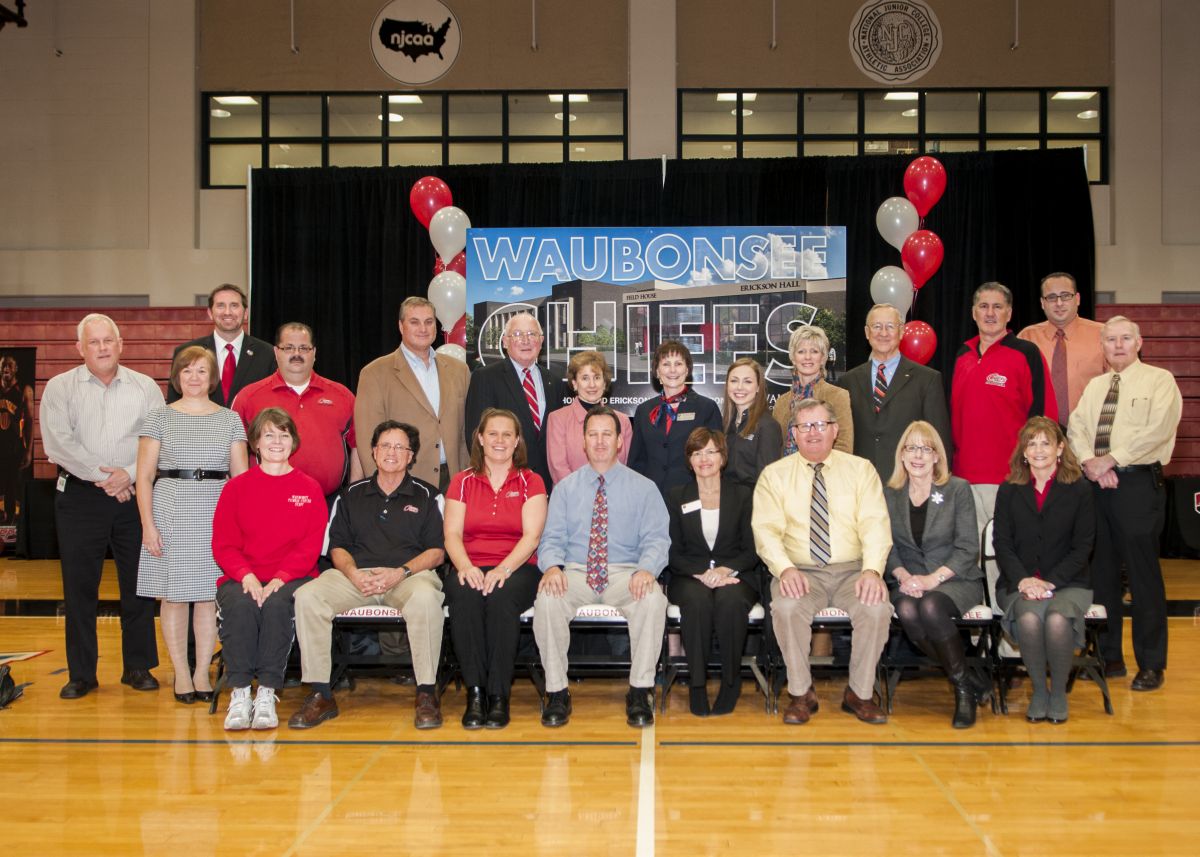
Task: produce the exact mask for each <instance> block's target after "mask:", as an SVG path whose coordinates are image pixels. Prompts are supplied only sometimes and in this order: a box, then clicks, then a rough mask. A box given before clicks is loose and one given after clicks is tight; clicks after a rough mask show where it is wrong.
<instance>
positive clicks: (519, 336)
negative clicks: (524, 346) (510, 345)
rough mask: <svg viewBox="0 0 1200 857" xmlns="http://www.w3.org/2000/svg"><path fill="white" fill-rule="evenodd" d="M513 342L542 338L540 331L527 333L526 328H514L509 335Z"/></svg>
mask: <svg viewBox="0 0 1200 857" xmlns="http://www.w3.org/2000/svg"><path fill="white" fill-rule="evenodd" d="M508 338H509V339H511V340H512V341H513V342H537V341H538V340H539V339H541V338H542V335H541V334H540V333H526V332H525V331H524V330H514V331H513V332H512V333H510V334H509V335H508Z"/></svg>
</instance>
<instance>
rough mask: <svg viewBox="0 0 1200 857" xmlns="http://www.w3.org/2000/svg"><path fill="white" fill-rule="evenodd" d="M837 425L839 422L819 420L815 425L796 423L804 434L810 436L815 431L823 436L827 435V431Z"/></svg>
mask: <svg viewBox="0 0 1200 857" xmlns="http://www.w3.org/2000/svg"><path fill="white" fill-rule="evenodd" d="M832 425H837V420H818V421H817V422H815V423H795V426H796V428H798V429H800V432H801V433H802V434H808V433H809V432H810V431H813V430H814V429H815V430H816V431H819V432H820V433H821V434H825V429H826V428H828V427H829V426H832Z"/></svg>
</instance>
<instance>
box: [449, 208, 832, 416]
mask: <svg viewBox="0 0 1200 857" xmlns="http://www.w3.org/2000/svg"><path fill="white" fill-rule="evenodd" d="M518 312H532V313H535V314H536V315H537V317H538V320H539V321H541V323H542V327H543V329H544V330H545V332H546V339H545V343H544V345H543V348H542V354H541V361H542V363H543V365H544V366H546V367H547V368H548V369H549V371H550V372H551V373H552V374H553V375H554V376H555V377H563V376H565V374H566V366H567V362H568V361H569V360H570V358H571V355H572V354H575V353H576V352H579V351H585V350H588V349H595V350H597V351H599V352H600V353H601V354H603V355H604V357H605V359H606V360H608V363H609V365H610V366H611V367H612V368H613V376H614V377H613V385H612V389H611V390H610V393H609V403H610V404H611V405H612V406H613V407H615V408H618V409H619V410H623V411H626V412H627V413H633V410H634V409H635V408H636V407H637V405H638V404H639V403H640V402H642V401H643V400H645V399H647V398H649V397H650V396H653V395H655V391H654V389H653V387H652V386H651V381H650V375H651V364H650V360H651V357H652V355H653V353H654V349H655V348H656V347H658V345H659V343H661V342H663V341H664V340H668V339H676V340H680V341H681V342H683V344H684V345H686V346H687V347H688V350H689V351H691V353H692V360H693V364H694V369H693V373H692V375H693V379H694V386H695V389H697V390H698V391H699V392H701V393H704V394H706V395H708V396H710V397H712V398H714V399H716V400H717V401H720V400H721V397H722V395H723V392H724V383H725V370H726V368H727V367H728V366H729V364H730V363H732V362H733V361H734V360H737V359H738V358H739V357H753V358H755V359H756V360H758V361H759V362H760V363H762V365H763V366H764V367H766V368H767V378H768V380H769V382H770V384H769V390H768V394H769V395H770V397H771V398H772V400H773V399H774V397H775V396H777V395H778V394H779V393H782V392H784V391H786V390H787V388H788V386H789V385H790V384H791V361H790V358H789V356H788V353H787V343H788V337H789V335H790V334H791V331H792V330H793V329H794V328H795V327H796V326H797V325H800V324H817V325H819V326H821V327H823V328H824V329H825V331H826V333H828V334H829V338H830V341H831V345H832V346H833V348H832V349H831V355H830V363H829V369H830V374H831V375H833V374H836V371H837V366H838V364H840V363H843V362H844V356H843V355H844V354H845V350H844V348H843V345H844V343H845V312H846V228H845V227H844V226H728V227H679V228H672V227H661V228H605V229H570V228H556V229H470V230H468V231H467V348H468V352H469V354H468V358H469V359H470V360H473V361H477V362H476V364H475V365H479V364H487V363H491V362H492V361H494V360H498V359H501V358H502V356H503V354H502V352H501V349H500V336H501V334H502V333H503V330H504V324H505V322H506V321H507V320H508V319H509V318H510V317H511V316H513V315H514V314H516V313H518Z"/></svg>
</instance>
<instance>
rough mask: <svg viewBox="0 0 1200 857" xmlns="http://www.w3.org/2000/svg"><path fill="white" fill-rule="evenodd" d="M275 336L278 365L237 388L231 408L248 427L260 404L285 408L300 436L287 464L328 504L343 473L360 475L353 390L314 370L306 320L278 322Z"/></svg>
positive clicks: (352, 478)
mask: <svg viewBox="0 0 1200 857" xmlns="http://www.w3.org/2000/svg"><path fill="white" fill-rule="evenodd" d="M275 342H276V345H275V363H276V365H277V366H278V369H277V370H276V371H275V372H274V373H272V374H271V375H269V376H268V377H266V378H264V379H262V380H261V381H256V382H255V383H253V384H251V385H250V386H248V387H246V389H244V390H242V392H240V393H238V395H237V398H236V399H234V402H233V410H234V411H236V412H237V415H238V416H239V417H241V418H242V422H243V423H245V424H246V429H247V431H248V430H249V428H250V423H252V422H254V418H255V417H256V416H258V413H259V411H261V410H263V409H264V408H283V410H285V411H287V413H288V416H290V417H291V418H292V419H293V420H295V421H296V428H297V430H298V431H299V432H300V436H301V437H302V438H304V444H303V445H302V446H301V447H300V451H299V452H297V453H296V454H295V455H293V456H292V459H291V460H292V466H294V467H298V468H299V469H300V470H303V471H304V472H305V473H307V474H308V475H309V476H311V477H312V478H313V479H316V480H317V483H318V484H319V485H320V486H321V490H322V491H324V492H325V500H326V503H328V504H329V505H333V497H334V495H336V494H337V493H338V491H339V490H340V489H341V487H342V483H343V482H344V481H345V480H346V476H347V474H349V477H350V481H351V482H354V481H356V480H358V479H361V478H362V475H363V474H362V465H361V464H360V463H359V460H358V456H357V455H356V454H355V448H354V447H355V442H354V394H353V393H351V392H350V391H349V390H347V389H346V388H345V387H343V386H342V385H341V384H339V383H337V382H336V381H330V380H329V379H328V378H322V377H321V376H320V375H318V374H317V373H316V372H314V371H313V364H314V363H316V362H317V347H316V345H314V344H313V332H312V328H311V327H309V326H308V325H307V324H300V323H299V322H295V321H292V322H288V323H287V324H283V325H280V327H279V330H278V331H277V332H276V334H275Z"/></svg>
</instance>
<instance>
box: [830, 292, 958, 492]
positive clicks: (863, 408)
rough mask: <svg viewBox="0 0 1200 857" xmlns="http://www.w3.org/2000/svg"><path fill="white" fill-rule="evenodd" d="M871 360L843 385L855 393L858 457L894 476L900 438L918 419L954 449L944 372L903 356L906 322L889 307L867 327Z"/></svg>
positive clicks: (877, 310)
mask: <svg viewBox="0 0 1200 857" xmlns="http://www.w3.org/2000/svg"><path fill="white" fill-rule="evenodd" d="M864 331H865V332H866V334H867V342H869V343H870V344H871V359H870V360H868V361H867V362H866V363H863V364H862V365H861V366H855V367H854V368H853V369H851V370H849V371H848V372H846V374H845V375H843V376H842V380H841V381H840V382H839V386H841V387H844V388H846V390H848V391H849V392H850V410H851V412H852V413H853V415H854V454H855V455H857V456H859V457H861V458H865V459H867V460H868V461H870V462H871V463H872V464H874V465H875V471H876V472H877V473H878V474H879V478H880V479H882V480H883V481H885V482H886V481H887V480H888V479H891V478H892V470H893V469H895V467H896V447H897V446H898V445H899V443H900V436H901V435H902V434H904V430H905V429H907V428H908V425H909V423H911V422H913V421H914V420H925V421H926V422H927V423H929V424H930V425H932V426H933V427H934V428H935V429H937V433H938V434H939V435H941V438H942V444H943V445H944V446H945V447H946V449H947V450H950V449H951V448H952V444H953V435H952V434H951V431H950V414H949V412H948V411H947V410H946V391H945V389H944V388H943V386H942V373H941V372H938V371H937V370H936V369H930V368H929V367H927V366H922V365H921V364H920V363H915V362H913V361H912V360H909V359H908V358H907V357H905V356H903V355H902V354H901V353H900V337H901V335H902V334H903V332H904V319H903V318H902V317H901V315H900V311H899V310H898V309H896V308H895V307H894V306H891V305H889V304H875V306H873V307H871V310H870V312H868V313H867V323H866V325H865V327H864Z"/></svg>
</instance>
